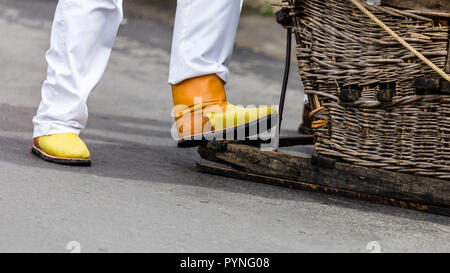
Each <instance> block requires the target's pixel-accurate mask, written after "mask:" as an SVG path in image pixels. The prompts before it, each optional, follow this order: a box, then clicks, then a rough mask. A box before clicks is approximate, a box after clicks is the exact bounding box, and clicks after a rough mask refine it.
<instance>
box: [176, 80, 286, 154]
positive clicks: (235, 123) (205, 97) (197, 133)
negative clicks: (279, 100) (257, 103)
mask: <svg viewBox="0 0 450 273" xmlns="http://www.w3.org/2000/svg"><path fill="white" fill-rule="evenodd" d="M172 95H173V100H174V105H175V119H176V122H177V129H178V134H179V138H180V139H179V141H178V147H195V146H198V145H199V144H201V143H203V142H206V141H210V140H213V139H227V140H249V139H250V138H252V139H253V138H254V139H255V140H258V136H259V135H260V134H262V133H265V132H267V131H268V130H270V129H271V128H272V127H273V126H274V125H275V124H276V123H275V121H276V120H275V119H274V116H275V115H277V112H276V110H275V109H273V108H271V107H260V108H243V107H238V106H235V105H233V104H231V103H228V102H227V100H226V95H225V88H224V84H223V82H222V80H221V79H220V78H219V77H218V76H216V75H206V76H201V77H197V78H193V79H189V80H186V81H184V82H182V83H180V84H178V85H174V86H172Z"/></svg>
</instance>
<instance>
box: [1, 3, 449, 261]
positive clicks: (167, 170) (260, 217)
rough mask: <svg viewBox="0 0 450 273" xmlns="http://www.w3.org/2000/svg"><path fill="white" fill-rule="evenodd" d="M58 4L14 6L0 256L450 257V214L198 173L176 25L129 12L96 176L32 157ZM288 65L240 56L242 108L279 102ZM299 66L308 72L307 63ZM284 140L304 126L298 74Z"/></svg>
mask: <svg viewBox="0 0 450 273" xmlns="http://www.w3.org/2000/svg"><path fill="white" fill-rule="evenodd" d="M55 5H56V1H55V0H0V64H1V68H0V71H1V73H0V252H66V245H67V243H68V242H70V241H78V242H79V243H80V244H81V250H82V251H83V252H141V251H143V252H367V250H366V245H367V244H368V243H369V242H371V241H378V242H379V243H380V245H381V248H382V249H381V250H382V251H384V252H449V251H450V219H449V218H446V217H441V216H435V215H429V214H425V213H420V212H416V211H410V210H403V209H399V208H393V207H389V206H383V205H377V204H372V203H368V202H362V201H356V200H350V199H346V198H340V197H334V196H329V195H324V194H319V193H311V192H303V191H296V190H290V189H285V188H279V187H274V186H269V185H263V184H259V183H251V182H247V181H240V180H235V179H228V178H223V177H216V176H211V175H206V174H202V173H198V172H197V171H196V170H195V169H194V164H195V162H196V161H198V160H199V156H198V155H197V153H196V150H195V149H187V150H183V149H177V148H176V145H175V142H174V141H173V140H172V138H171V136H170V128H171V126H172V118H171V116H170V110H171V104H172V102H171V96H170V87H169V86H168V85H167V83H166V82H167V74H168V62H169V56H170V55H169V54H170V44H171V34H172V29H171V27H170V25H169V24H166V23H164V22H161V21H159V20H152V19H151V16H150V18H141V17H135V16H133V15H131V14H127V19H128V20H127V22H126V24H124V25H123V26H122V27H121V30H120V34H119V37H118V38H117V42H116V45H115V48H114V52H113V55H112V58H111V62H110V65H109V67H108V70H107V72H106V74H105V76H104V78H103V80H102V81H101V83H100V84H99V85H98V87H97V88H96V90H95V91H94V93H93V94H92V96H91V97H90V99H89V102H88V103H89V109H90V120H89V125H88V128H87V129H86V130H84V131H83V133H82V137H83V138H84V139H85V140H86V142H87V143H88V145H89V147H90V149H91V152H92V153H93V160H94V164H93V166H92V167H91V168H78V167H75V168H74V167H67V166H59V165H53V164H50V163H47V162H44V161H42V160H40V159H38V158H36V157H35V156H33V155H32V154H31V153H30V148H31V138H32V124H31V118H32V116H33V115H34V113H35V111H36V107H37V105H38V103H39V100H40V86H41V84H42V81H43V79H44V78H45V72H46V63H45V59H44V52H45V50H46V49H47V48H48V46H49V35H50V27H51V19H52V15H53V12H54V9H55ZM282 68H283V63H282V61H280V60H278V59H273V58H271V57H266V56H264V55H260V54H258V53H255V52H254V51H252V50H250V49H248V48H238V49H237V50H236V52H235V55H234V58H233V62H232V65H231V70H232V75H231V82H230V84H229V85H228V89H229V93H228V95H229V98H230V101H231V102H235V103H236V102H238V103H241V104H244V105H248V104H276V103H277V101H278V96H279V94H278V93H279V89H280V81H281V76H282ZM294 70H295V69H294ZM292 74H293V81H292V83H291V85H290V88H289V95H288V99H287V101H288V103H287V106H286V108H287V110H286V111H287V117H286V122H285V125H284V133H285V134H289V133H293V132H294V131H295V129H296V127H297V126H298V122H299V120H300V118H299V117H300V110H301V109H300V108H301V101H302V94H301V88H300V83H299V79H298V77H297V76H296V72H295V71H293V72H292Z"/></svg>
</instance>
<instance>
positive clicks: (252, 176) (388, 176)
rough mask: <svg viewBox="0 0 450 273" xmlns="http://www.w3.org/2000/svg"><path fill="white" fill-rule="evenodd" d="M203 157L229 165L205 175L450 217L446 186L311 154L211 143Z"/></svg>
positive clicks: (210, 167) (285, 142)
mask: <svg viewBox="0 0 450 273" xmlns="http://www.w3.org/2000/svg"><path fill="white" fill-rule="evenodd" d="M310 143H312V138H311V137H309V138H308V137H305V136H300V137H298V138H295V137H288V138H281V140H280V146H281V147H282V146H291V145H298V144H305V145H307V144H310ZM296 147H299V148H298V150H299V151H305V149H302V146H296ZM309 150H312V149H309ZM198 152H199V154H200V156H201V157H202V158H204V159H206V160H209V161H212V162H216V163H220V164H223V165H217V164H203V163H197V165H196V168H197V169H198V170H199V171H201V172H205V173H209V174H215V175H221V176H226V177H231V178H237V179H244V180H249V181H253V182H258V183H265V184H271V185H276V186H283V187H289V188H293V189H300V190H308V191H317V192H323V193H328V194H334V195H340V196H345V197H351V198H356V199H361V200H366V201H371V202H376V203H379V204H385V205H391V206H395V207H401V208H405V209H413V210H418V211H422V212H428V213H433V214H438V215H444V216H450V183H449V181H446V180H440V179H433V178H425V177H420V176H415V175H410V174H403V173H397V172H392V171H386V170H382V169H376V168H367V167H361V166H356V165H351V164H347V163H343V162H338V161H336V160H334V159H331V158H327V157H323V156H320V155H316V154H311V152H306V153H295V152H294V153H292V152H267V151H262V150H261V149H260V148H259V147H255V146H248V145H245V144H242V143H238V142H230V141H212V142H209V143H208V144H206V145H203V146H201V147H199V149H198Z"/></svg>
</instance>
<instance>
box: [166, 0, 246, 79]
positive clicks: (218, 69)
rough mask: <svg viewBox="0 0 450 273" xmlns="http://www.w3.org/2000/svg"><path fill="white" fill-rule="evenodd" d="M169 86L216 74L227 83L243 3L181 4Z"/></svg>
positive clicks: (182, 0)
mask: <svg viewBox="0 0 450 273" xmlns="http://www.w3.org/2000/svg"><path fill="white" fill-rule="evenodd" d="M177 3H178V4H177V14H176V19H175V29H174V36H173V42H172V53H171V58H170V74H169V83H170V84H178V83H180V82H182V81H184V80H187V79H191V78H194V77H198V76H203V75H208V74H217V75H218V76H219V77H220V78H221V79H222V80H223V81H225V82H227V81H228V73H229V70H228V65H229V63H230V59H231V55H232V53H233V47H234V41H235V37H236V31H237V28H238V24H239V16H240V13H241V8H242V0H214V1H210V0H178V2H177Z"/></svg>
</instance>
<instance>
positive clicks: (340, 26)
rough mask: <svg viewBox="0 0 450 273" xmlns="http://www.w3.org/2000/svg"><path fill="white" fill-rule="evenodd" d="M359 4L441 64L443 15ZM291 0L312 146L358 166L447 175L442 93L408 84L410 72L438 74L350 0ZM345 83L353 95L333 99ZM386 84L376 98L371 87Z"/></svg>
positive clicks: (449, 110) (448, 125)
mask: <svg viewBox="0 0 450 273" xmlns="http://www.w3.org/2000/svg"><path fill="white" fill-rule="evenodd" d="M360 2H361V3H362V4H364V6H365V7H366V8H367V9H369V10H370V11H371V12H372V13H373V14H374V15H375V16H376V17H377V18H379V19H380V20H381V21H383V22H384V23H386V25H388V26H389V27H390V28H391V29H392V30H393V31H394V32H396V33H397V34H399V35H400V36H401V37H403V38H404V39H405V40H406V41H407V42H408V43H410V44H411V45H412V46H413V47H414V48H416V49H417V50H418V51H419V52H421V53H422V54H423V55H425V56H426V57H427V58H428V59H429V60H431V61H432V62H433V63H434V64H435V65H437V66H438V67H439V68H441V69H445V68H446V62H447V61H448V60H447V58H448V56H449V54H448V48H449V32H450V31H449V29H450V28H449V24H448V18H439V17H431V16H427V15H423V12H417V13H415V12H414V11H405V10H400V9H395V8H391V7H385V6H369V5H367V4H366V3H365V1H360ZM293 3H294V4H295V11H296V21H297V25H298V33H299V36H300V37H299V38H300V39H299V40H298V41H297V42H298V45H297V58H298V65H299V68H300V75H301V76H302V81H303V84H304V86H305V90H306V92H307V93H308V94H309V99H310V102H311V104H312V108H313V109H316V110H315V111H313V120H314V121H315V122H314V124H315V127H316V128H315V140H316V148H317V151H318V152H319V153H321V154H323V155H328V156H334V157H338V158H341V159H343V160H345V161H348V162H351V163H353V164H357V165H361V166H369V167H378V168H383V169H387V170H393V171H399V172H406V173H413V174H417V175H423V176H430V177H435V178H441V179H450V96H449V95H444V94H432V95H416V90H415V88H414V86H413V79H415V78H419V77H425V78H439V75H438V74H437V73H436V72H434V71H433V70H432V69H431V68H429V67H428V66H427V65H426V64H424V63H423V62H422V61H420V60H419V59H418V58H416V57H414V55H413V54H412V53H411V52H410V51H408V50H407V49H406V48H404V47H403V46H402V45H400V44H399V43H398V42H397V41H395V40H394V39H393V38H392V37H391V36H390V35H389V34H387V33H386V32H385V31H384V30H382V29H381V28H380V27H379V26H378V25H376V24H375V23H374V22H373V21H372V20H371V19H370V18H368V17H367V16H366V15H364V14H363V13H362V12H361V11H360V10H359V9H357V8H356V7H355V6H354V5H352V3H351V2H350V1H347V0H296V1H293ZM449 4H450V1H449ZM419 14H421V15H419ZM352 86H353V87H354V86H357V87H358V88H360V90H361V97H360V98H359V99H358V100H357V101H355V102H346V103H344V102H342V101H340V100H339V97H340V94H341V92H342V90H344V89H346V88H353V87H352ZM386 86H391V87H393V89H395V93H394V97H393V100H392V101H390V102H380V101H379V99H377V93H379V90H380V89H383V88H386Z"/></svg>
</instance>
